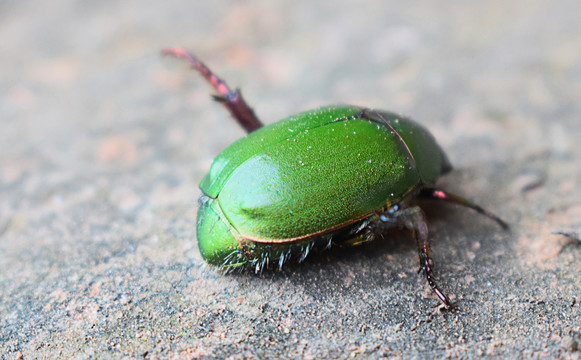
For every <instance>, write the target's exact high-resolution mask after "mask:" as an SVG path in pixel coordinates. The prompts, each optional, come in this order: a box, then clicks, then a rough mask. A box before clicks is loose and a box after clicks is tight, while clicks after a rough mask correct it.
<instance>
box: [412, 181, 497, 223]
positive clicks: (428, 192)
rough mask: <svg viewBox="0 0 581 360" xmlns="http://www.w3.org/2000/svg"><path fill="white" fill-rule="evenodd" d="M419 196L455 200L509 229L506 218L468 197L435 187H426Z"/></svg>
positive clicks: (454, 201)
mask: <svg viewBox="0 0 581 360" xmlns="http://www.w3.org/2000/svg"><path fill="white" fill-rule="evenodd" d="M419 196H420V197H423V198H428V199H440V200H446V201H449V202H453V203H456V204H459V205H463V206H466V207H468V208H470V209H472V210H474V211H477V212H478V213H480V214H482V215H485V216H487V217H489V218H490V219H492V220H494V221H496V222H497V223H498V224H499V225H500V226H502V228H503V229H504V230H507V229H508V224H507V223H506V222H504V220H502V219H501V218H499V217H498V216H496V215H494V214H493V213H491V212H489V211H487V210H485V209H483V208H482V207H480V206H478V205H476V204H475V203H473V202H472V201H470V200H468V199H465V198H463V197H461V196H458V195H455V194H451V193H449V192H447V191H445V190H442V189H434V188H424V189H422V191H421V192H420V194H419Z"/></svg>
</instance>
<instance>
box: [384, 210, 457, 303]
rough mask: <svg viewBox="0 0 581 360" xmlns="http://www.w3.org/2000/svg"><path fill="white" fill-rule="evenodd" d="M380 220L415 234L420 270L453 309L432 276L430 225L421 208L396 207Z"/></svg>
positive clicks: (443, 300) (439, 295)
mask: <svg viewBox="0 0 581 360" xmlns="http://www.w3.org/2000/svg"><path fill="white" fill-rule="evenodd" d="M379 220H380V221H382V222H384V223H395V224H399V225H402V226H405V227H406V228H408V229H409V230H411V232H412V233H413V236H414V238H415V239H416V244H417V246H418V255H419V257H420V270H419V271H422V272H423V273H424V276H425V277H426V280H427V281H428V284H429V285H430V287H431V288H432V290H433V291H434V293H436V295H437V296H438V298H440V301H442V303H444V306H446V308H450V307H452V306H453V305H452V303H451V302H450V299H449V298H448V296H446V294H444V293H443V292H442V290H440V288H439V287H438V285H437V284H436V281H435V280H434V278H433V276H432V267H433V266H434V261H433V260H432V258H431V256H430V244H429V240H428V224H427V222H426V216H425V215H424V212H423V211H422V209H421V208H420V207H419V206H413V207H410V208H406V209H400V208H399V206H397V205H395V206H393V207H391V208H389V209H388V210H387V211H386V212H384V213H382V214H380V215H379Z"/></svg>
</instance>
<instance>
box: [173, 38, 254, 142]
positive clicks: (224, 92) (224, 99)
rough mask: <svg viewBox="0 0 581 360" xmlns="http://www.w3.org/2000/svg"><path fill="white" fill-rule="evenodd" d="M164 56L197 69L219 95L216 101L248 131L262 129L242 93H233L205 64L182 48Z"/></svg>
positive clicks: (237, 90)
mask: <svg viewBox="0 0 581 360" xmlns="http://www.w3.org/2000/svg"><path fill="white" fill-rule="evenodd" d="M162 54H163V55H171V56H175V57H177V58H180V59H184V60H186V61H188V62H189V63H190V64H191V65H192V67H193V68H194V69H196V70H197V71H198V72H199V73H200V74H201V75H202V76H203V77H204V78H205V79H206V80H207V81H208V82H209V83H210V84H211V85H212V87H213V88H214V89H216V91H217V92H218V94H219V95H215V96H214V99H216V100H217V101H219V102H220V103H222V105H224V107H225V108H226V109H228V111H229V112H230V114H232V116H233V117H234V119H236V121H237V122H238V124H240V126H242V127H243V128H244V130H246V132H248V133H251V132H253V131H254V130H256V129H258V128H260V127H262V122H260V120H258V118H257V117H256V115H255V114H254V111H253V110H252V108H251V107H250V106H248V104H246V101H244V98H243V97H242V94H241V93H240V90H239V89H236V90H235V91H232V90H231V89H230V87H228V84H226V82H225V81H223V80H222V79H220V78H219V77H218V76H217V75H216V74H214V73H213V72H212V70H210V68H208V67H207V66H206V65H205V64H204V63H203V62H201V61H200V60H198V58H197V57H196V56H194V55H193V54H191V53H189V52H187V51H185V50H184V49H182V48H171V49H169V48H168V49H163V50H162Z"/></svg>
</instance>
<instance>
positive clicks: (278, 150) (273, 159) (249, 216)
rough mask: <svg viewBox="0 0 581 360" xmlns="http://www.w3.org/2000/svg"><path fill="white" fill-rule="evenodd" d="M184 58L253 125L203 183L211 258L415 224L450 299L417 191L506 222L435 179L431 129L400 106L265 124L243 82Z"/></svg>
mask: <svg viewBox="0 0 581 360" xmlns="http://www.w3.org/2000/svg"><path fill="white" fill-rule="evenodd" d="M163 53H164V54H166V55H172V56H176V57H178V58H183V59H185V60H187V61H188V62H189V63H190V64H191V65H192V66H193V67H194V69H196V70H197V71H198V72H199V73H200V74H201V75H202V76H204V78H206V80H208V81H209V82H210V84H211V85H212V86H213V87H214V89H215V90H216V91H217V92H218V95H216V96H214V98H215V100H217V101H219V102H220V103H222V104H223V105H224V106H225V107H226V108H227V109H228V111H229V112H230V113H231V115H232V116H233V117H234V119H236V121H237V122H238V123H239V124H240V125H241V126H242V127H243V128H244V129H245V130H246V131H247V132H248V133H249V134H248V135H247V136H246V137H244V138H242V139H240V140H238V141H236V142H235V143H233V144H232V145H230V146H229V147H228V148H227V149H226V150H224V151H223V152H222V153H221V154H219V155H218V156H217V157H216V158H215V159H214V162H213V163H212V166H211V168H210V171H209V173H208V174H207V175H206V176H205V177H204V179H203V180H202V183H201V184H200V189H201V191H202V193H203V194H202V196H201V198H200V208H199V210H198V218H197V238H198V246H199V249H200V253H201V255H202V257H203V258H204V259H205V260H206V261H207V262H208V263H209V264H212V265H216V266H220V267H224V268H234V267H240V266H243V265H250V266H253V267H254V268H255V269H256V271H258V270H260V269H262V268H263V267H267V266H268V265H269V264H270V263H271V262H272V263H276V264H278V265H279V266H282V264H283V263H284V262H285V261H286V260H287V259H288V258H289V257H291V256H292V255H293V254H297V255H298V256H299V257H300V260H302V259H304V258H305V257H306V256H307V254H308V253H309V251H310V250H311V248H312V247H314V246H323V247H325V246H326V247H330V246H331V245H332V244H346V245H356V244H360V243H363V242H367V241H370V240H372V239H373V238H374V237H376V235H377V234H378V233H380V232H383V231H385V230H386V229H387V228H389V227H393V226H398V227H405V228H407V229H409V230H411V232H412V233H413V235H414V237H415V239H416V242H417V246H418V252H419V259H420V271H422V272H423V274H424V276H425V278H426V280H427V281H428V283H429V285H430V287H431V288H432V289H433V291H434V292H435V293H436V295H437V296H438V298H439V299H440V300H441V301H442V302H443V303H444V305H445V306H446V307H449V306H450V305H451V302H450V300H449V299H448V297H447V296H446V295H445V294H444V293H443V292H442V291H441V290H440V289H439V287H438V286H437V285H436V283H435V281H434V278H433V276H432V268H433V261H432V259H431V257H430V248H429V241H428V226H427V222H426V219H425V216H424V213H423V211H422V209H421V208H420V207H419V206H417V205H414V203H413V200H414V199H415V198H417V197H423V198H435V199H442V200H447V201H451V202H454V203H457V204H461V205H464V206H467V207H469V208H471V209H474V210H475V211H477V212H479V213H481V214H484V215H486V216H488V217H490V218H492V219H493V220H495V221H496V222H498V223H499V224H500V225H501V226H502V227H503V228H507V224H506V223H505V222H504V221H502V220H501V219H500V218H498V217H497V216H495V215H494V214H492V213H490V212H488V211H486V210H484V209H483V208H481V207H480V206H478V205H476V204H474V203H472V202H471V201H469V200H467V199H464V198H462V197H460V196H457V195H454V194H451V193H449V192H447V191H444V190H442V189H437V188H434V185H435V183H436V181H437V180H438V178H439V177H440V176H442V175H444V174H446V173H448V172H449V171H450V170H451V169H452V167H451V165H450V163H449V161H448V158H447V156H446V154H444V152H443V151H442V149H441V148H440V146H439V145H438V144H437V143H436V141H435V139H434V138H433V136H432V135H431V134H430V133H429V132H428V131H427V130H426V129H425V128H423V127H422V126H420V125H419V124H417V123H416V122H414V121H412V120H411V119H409V118H406V117H402V116H400V115H397V114H394V113H391V112H386V111H380V110H372V109H367V108H363V107H358V106H347V105H338V106H328V107H322V108H319V109H315V110H311V111H306V112H303V113H300V114H297V115H293V116H290V117H288V118H286V119H283V120H281V121H279V122H276V123H274V124H271V125H268V126H263V125H262V123H261V122H260V121H259V120H258V118H257V117H256V116H255V114H254V112H253V110H252V109H251V108H250V107H249V106H248V105H247V104H246V102H245V101H244V99H243V98H242V95H241V93H240V91H239V90H236V91H232V90H231V89H230V88H229V87H228V85H227V84H226V83H225V82H224V81H222V80H221V79H220V78H218V77H217V76H216V75H215V74H214V73H213V72H212V71H210V69H209V68H208V67H207V66H206V65H204V64H203V63H202V62H201V61H199V60H198V59H197V58H196V57H195V56H194V55H192V54H190V53H188V52H186V51H184V50H183V49H181V48H173V49H165V50H164V51H163Z"/></svg>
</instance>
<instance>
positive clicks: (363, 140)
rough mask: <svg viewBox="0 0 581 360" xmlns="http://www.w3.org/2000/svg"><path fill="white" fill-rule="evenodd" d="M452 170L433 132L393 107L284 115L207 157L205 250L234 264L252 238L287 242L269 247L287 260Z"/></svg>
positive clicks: (201, 218) (250, 253)
mask: <svg viewBox="0 0 581 360" xmlns="http://www.w3.org/2000/svg"><path fill="white" fill-rule="evenodd" d="M449 168H450V165H449V163H448V160H447V158H446V156H445V155H444V153H443V152H442V150H441V149H440V147H439V146H438V145H437V144H436V142H435V140H434V139H433V137H432V136H431V135H430V134H429V133H428V132H427V131H426V130H425V129H424V128H422V127H421V126H420V125H418V124H416V123H414V122H412V121H411V120H409V119H406V118H404V117H401V116H398V115H396V114H392V113H388V112H381V111H374V110H369V109H364V108H360V107H354V106H332V107H325V108H321V109H317V110H312V111H308V112H304V113H300V114H297V115H294V116H291V117H289V118H287V119H284V120H282V121H279V122H277V123H275V124H272V125H269V126H265V127H263V128H260V129H258V130H256V131H254V132H252V133H250V134H249V135H248V136H246V137H244V138H242V139H240V140H239V141H237V142H235V143H234V144H232V145H231V146H230V147H228V148H227V149H226V150H224V151H223V152H222V153H221V154H220V155H218V156H217V157H216V159H215V160H214V162H213V164H212V167H211V169H210V172H209V173H208V175H207V176H206V177H205V178H204V179H203V181H202V183H201V185H200V189H201V190H202V192H203V193H204V194H205V196H204V200H203V201H202V206H201V208H200V210H199V212H198V242H199V246H200V250H201V253H202V256H203V257H204V258H205V259H206V260H207V261H208V262H209V263H212V264H216V265H230V266H236V265H239V264H242V263H244V262H246V260H247V259H244V258H243V257H241V255H240V254H241V251H242V250H244V253H245V254H246V255H245V256H246V257H247V258H248V257H256V256H257V255H256V253H257V250H256V246H258V245H257V244H262V246H264V244H286V245H285V246H283V247H280V246H279V249H278V250H277V251H276V254H274V255H275V256H281V257H284V256H285V255H284V252H286V251H288V249H287V248H288V244H291V245H292V244H293V243H297V244H299V243H300V244H304V242H305V241H307V242H308V241H309V239H314V238H316V237H320V235H322V234H324V233H328V232H332V231H336V230H338V229H341V228H343V227H346V226H349V225H350V224H353V223H355V222H358V221H361V220H362V219H364V218H366V217H369V216H370V215H372V214H373V213H374V212H375V211H380V210H381V209H385V208H386V207H388V206H390V205H393V204H395V203H397V202H399V201H401V200H402V199H404V198H405V197H407V196H409V195H411V194H414V193H415V191H416V190H417V189H418V188H419V187H421V186H423V185H433V184H434V183H435V181H436V180H437V179H438V177H440V176H441V175H442V174H443V173H445V172H446V171H448V170H449ZM255 245H256V246H255ZM301 246H302V245H301ZM258 248H260V246H258ZM275 248H276V247H275ZM269 251H272V248H271V247H269ZM258 252H260V251H258ZM234 257H235V258H236V260H232V259H233V258H234ZM267 260H268V259H267Z"/></svg>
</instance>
